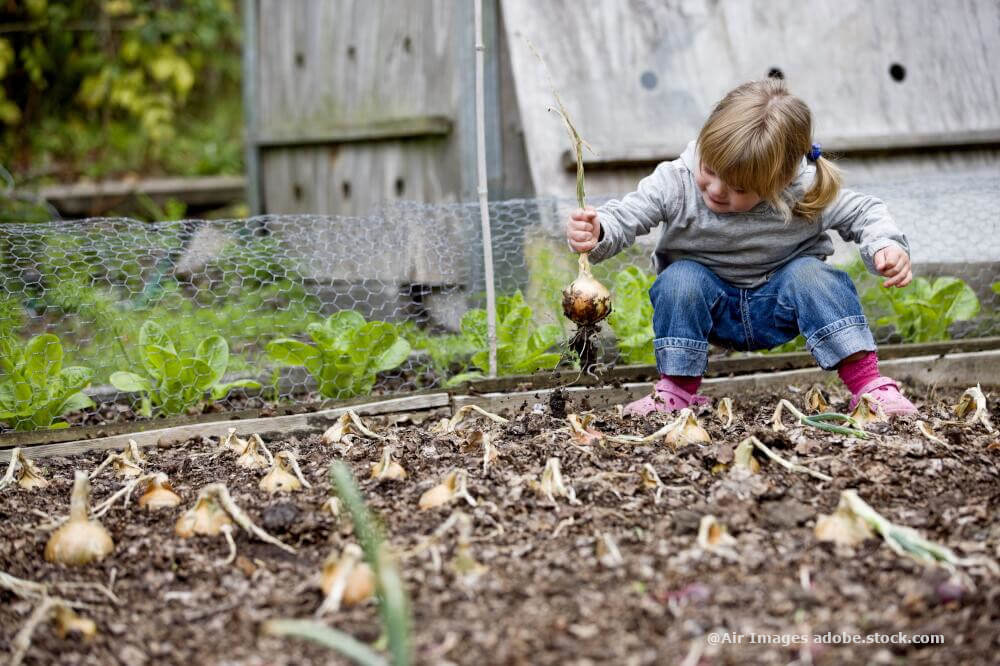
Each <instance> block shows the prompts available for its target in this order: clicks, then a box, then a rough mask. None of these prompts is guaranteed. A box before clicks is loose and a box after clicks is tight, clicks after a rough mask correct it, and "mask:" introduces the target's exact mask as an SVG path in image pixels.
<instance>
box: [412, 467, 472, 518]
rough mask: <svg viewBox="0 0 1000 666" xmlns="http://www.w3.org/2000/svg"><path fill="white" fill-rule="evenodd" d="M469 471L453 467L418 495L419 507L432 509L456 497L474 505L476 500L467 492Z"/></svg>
mask: <svg viewBox="0 0 1000 666" xmlns="http://www.w3.org/2000/svg"><path fill="white" fill-rule="evenodd" d="M468 483H469V473H468V472H466V471H465V470H464V469H453V470H452V471H451V472H449V473H448V476H446V477H445V478H444V481H442V482H441V483H439V484H438V485H436V486H434V487H433V488H431V489H430V490H428V491H426V492H425V493H424V494H423V495H421V496H420V500H419V503H418V506H419V507H420V509H421V510H422V511H423V510H426V509H434V508H437V507H439V506H444V505H445V504H448V503H449V502H451V501H452V500H454V499H455V498H457V497H461V498H463V499H465V501H466V502H468V503H469V504H470V505H471V506H476V500H475V499H474V498H473V497H472V495H470V494H469V487H468Z"/></svg>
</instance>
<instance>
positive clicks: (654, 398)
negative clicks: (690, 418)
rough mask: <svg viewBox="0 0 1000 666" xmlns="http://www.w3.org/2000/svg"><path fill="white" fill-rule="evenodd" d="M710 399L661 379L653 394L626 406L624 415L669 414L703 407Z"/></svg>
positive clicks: (667, 379)
mask: <svg viewBox="0 0 1000 666" xmlns="http://www.w3.org/2000/svg"><path fill="white" fill-rule="evenodd" d="M706 402H709V398H708V397H706V396H703V395H694V394H691V393H688V392H687V391H685V390H684V389H682V388H681V387H680V386H678V385H677V384H675V383H674V382H673V381H671V380H670V379H669V378H667V377H661V378H660V381H658V382H656V384H655V385H654V386H653V392H652V393H651V394H650V395H647V396H646V397H645V398H640V399H638V400H636V401H635V402H630V403H629V404H627V405H625V411H624V412H623V413H624V414H628V415H629V416H646V415H647V414H650V413H652V412H662V413H664V414H669V413H670V412H676V411H680V410H682V409H684V408H685V407H690V406H691V405H703V404H705V403H706Z"/></svg>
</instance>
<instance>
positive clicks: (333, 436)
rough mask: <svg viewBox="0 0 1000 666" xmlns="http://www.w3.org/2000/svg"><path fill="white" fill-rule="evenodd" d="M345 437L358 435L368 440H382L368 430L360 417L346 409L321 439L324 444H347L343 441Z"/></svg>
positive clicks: (351, 410)
mask: <svg viewBox="0 0 1000 666" xmlns="http://www.w3.org/2000/svg"><path fill="white" fill-rule="evenodd" d="M347 435H360V436H361V437H367V438H369V439H384V438H383V437H382V436H381V435H379V434H376V433H374V432H372V431H371V430H369V429H368V427H367V426H365V424H364V422H363V421H362V420H361V417H360V416H358V415H357V413H355V411H354V410H353V409H348V410H347V411H346V412H344V413H343V414H341V415H340V418H338V419H337V421H336V422H335V423H334V424H333V425H332V426H330V427H329V428H327V430H326V432H324V433H323V438H322V439H323V443H324V444H340V443H342V442H348V443H349V440H345V439H344V438H345V437H346V436H347Z"/></svg>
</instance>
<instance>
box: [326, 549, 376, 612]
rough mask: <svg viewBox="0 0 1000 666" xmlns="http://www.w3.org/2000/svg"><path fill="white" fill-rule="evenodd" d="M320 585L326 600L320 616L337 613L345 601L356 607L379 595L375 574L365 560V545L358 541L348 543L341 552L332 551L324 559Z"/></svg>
mask: <svg viewBox="0 0 1000 666" xmlns="http://www.w3.org/2000/svg"><path fill="white" fill-rule="evenodd" d="M320 588H321V589H322V590H323V603H322V604H321V605H320V607H319V609H318V610H317V611H316V614H317V615H323V614H324V613H336V612H337V611H338V610H340V606H341V604H343V605H344V606H347V607H350V606H356V605H357V604H360V603H363V602H365V601H367V600H369V599H371V598H372V597H373V596H374V595H375V573H374V572H373V571H372V568H371V567H370V566H369V565H368V563H367V562H363V561H362V553H361V548H360V547H359V546H358V545H357V544H354V543H349V544H347V545H346V546H344V549H343V550H342V551H341V552H340V555H337V554H336V553H330V555H329V557H327V558H326V560H325V561H324V562H323V572H322V574H321V576H320Z"/></svg>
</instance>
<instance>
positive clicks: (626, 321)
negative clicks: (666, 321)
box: [608, 266, 656, 365]
mask: <svg viewBox="0 0 1000 666" xmlns="http://www.w3.org/2000/svg"><path fill="white" fill-rule="evenodd" d="M655 280H656V276H655V275H648V274H646V273H645V272H643V271H642V270H640V269H639V268H636V267H635V266H628V267H626V268H624V269H623V270H621V271H619V272H618V273H617V274H616V275H615V277H614V282H613V287H612V290H611V291H612V294H613V299H612V300H613V302H614V304H615V307H614V310H613V311H612V312H611V315H609V316H608V325H609V326H611V330H612V331H614V332H615V337H616V338H617V340H618V353H619V354H620V355H621V357H622V359H623V360H624V361H625V362H626V363H629V364H646V365H652V364H654V363H656V354H655V353H654V352H653V304H652V302H650V300H649V288H650V287H651V286H653V282H654V281H655Z"/></svg>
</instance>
